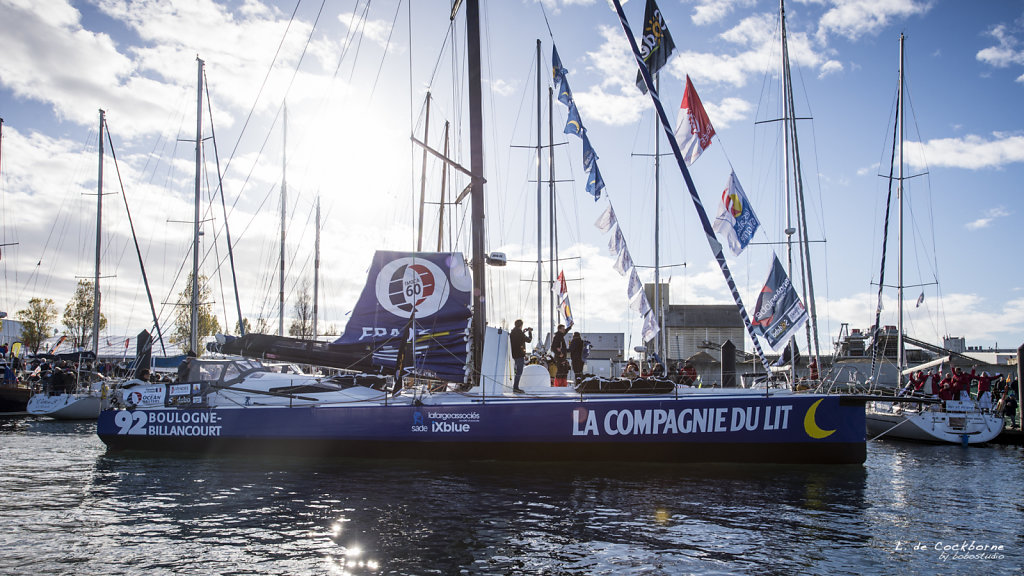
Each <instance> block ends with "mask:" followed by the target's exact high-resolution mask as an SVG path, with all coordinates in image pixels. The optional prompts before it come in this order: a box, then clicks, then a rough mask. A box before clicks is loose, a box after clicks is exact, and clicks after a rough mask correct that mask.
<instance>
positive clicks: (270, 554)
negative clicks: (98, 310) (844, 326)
mask: <svg viewBox="0 0 1024 576" xmlns="http://www.w3.org/2000/svg"><path fill="white" fill-rule="evenodd" d="M4 425H5V423H2V422H0V434H2V440H3V442H2V443H0V458H2V462H3V466H0V486H3V487H4V488H3V490H2V491H0V506H3V507H4V510H5V516H4V518H3V519H0V528H2V530H0V546H2V547H3V549H4V550H5V554H6V556H5V558H4V559H3V560H0V563H2V564H0V566H2V567H4V568H5V569H10V568H12V567H17V568H18V571H19V572H22V573H67V574H71V573H104V574H135V573H142V572H146V573H156V574H164V573H176V574H211V573H239V572H244V573H251V574H292V573H295V574H298V573H334V574H424V573H441V574H451V573H469V574H479V573H486V574H491V573H497V574H508V573H560V574H619V573H623V572H631V573H640V574H650V573H699V574H717V573H757V574H779V575H782V574H786V575H788V574H794V573H800V574H836V573H846V574H851V573H864V574H867V573H893V572H898V573H907V574H930V573H949V572H951V571H953V572H955V571H957V570H951V569H949V567H948V566H945V567H944V566H943V564H942V563H941V562H940V560H938V558H937V557H936V556H935V555H934V554H932V555H910V554H906V553H904V552H903V551H902V549H900V548H898V547H897V543H898V542H926V543H931V544H934V543H935V542H936V541H939V540H941V541H944V542H958V541H960V540H963V539H967V540H977V541H979V542H986V543H991V544H1006V545H1010V546H1011V547H1013V551H1012V552H1010V553H1009V554H1008V559H1009V561H1008V562H1006V563H1005V564H991V565H986V572H988V573H995V574H999V573H1012V572H1010V571H1006V572H1002V570H1003V569H1004V568H1008V567H1014V566H1019V565H1020V564H1021V563H1022V560H1024V555H1022V554H1021V552H1020V550H1021V546H1022V544H1024V538H1022V536H1021V535H1020V531H1019V528H1017V527H1018V526H1020V525H1022V520H1024V512H1022V510H1021V508H1020V506H1019V505H1018V503H1019V502H1021V501H1022V496H1024V494H1022V490H1024V488H1021V487H1022V486H1024V473H1022V471H1021V468H1020V466H1019V450H1018V449H1011V450H1013V451H1005V450H1004V449H1003V448H1002V447H993V448H990V449H985V448H982V449H979V448H977V447H971V448H970V449H968V450H960V449H959V448H956V447H954V448H953V449H952V450H950V449H949V447H928V446H917V445H901V444H895V443H893V444H882V443H873V444H872V445H871V446H870V447H869V453H868V461H867V462H866V464H865V465H864V466H850V467H793V466H727V465H699V466H663V465H638V464H629V465H595V464H585V465H581V464H560V465H552V464H515V465H511V464H501V463H438V462H433V463H430V462H427V463H423V462H375V461H365V460H335V461H322V462H318V461H310V460H299V459H286V458H275V459H249V458H217V459H202V458H184V457H152V456H149V457H139V456H127V455H107V454H105V452H104V450H103V446H102V444H101V443H99V441H98V440H97V439H96V437H95V433H94V432H93V431H92V430H91V428H90V427H89V425H85V428H82V427H81V426H80V425H69V424H61V423H53V422H42V421H21V422H19V423H17V424H11V423H7V424H6V425H7V426H8V428H7V429H4V428H3V426H4ZM1008 527H1012V528H1008ZM961 568H962V566H961ZM2 571H4V570H3V569H0V572H2Z"/></svg>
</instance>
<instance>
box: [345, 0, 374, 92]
mask: <svg viewBox="0 0 1024 576" xmlns="http://www.w3.org/2000/svg"><path fill="white" fill-rule="evenodd" d="M371 1H372V0H367V2H366V6H364V7H363V15H362V18H360V21H359V22H360V24H359V32H358V34H359V35H358V39H357V40H356V53H355V55H354V56H353V57H352V69H351V70H349V72H348V81H349V82H350V83H351V82H352V78H353V77H355V74H356V62H358V61H359V51H360V50H361V49H362V47H363V38H364V37H365V36H366V33H365V32H366V15H367V13H369V11H370V2H371ZM353 33H355V32H354V31H353Z"/></svg>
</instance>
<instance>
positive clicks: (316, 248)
mask: <svg viewBox="0 0 1024 576" xmlns="http://www.w3.org/2000/svg"><path fill="white" fill-rule="evenodd" d="M313 252H314V255H313V340H316V336H317V334H319V332H317V324H316V322H317V312H318V311H319V307H318V304H319V303H320V196H317V197H316V242H315V243H314V244H313Z"/></svg>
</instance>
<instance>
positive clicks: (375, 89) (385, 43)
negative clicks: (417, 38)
mask: <svg viewBox="0 0 1024 576" xmlns="http://www.w3.org/2000/svg"><path fill="white" fill-rule="evenodd" d="M401 9H402V0H398V6H396V7H395V15H394V16H393V17H392V18H391V28H389V29H388V39H387V41H386V42H384V51H383V53H382V54H381V56H380V66H378V67H377V76H376V77H375V78H374V79H373V87H372V88H370V99H371V100H372V99H373V94H374V92H376V91H377V81H379V80H380V73H381V70H383V69H384V58H385V57H386V56H387V55H388V47H390V46H391V35H392V34H394V32H395V23H396V22H398V13H399V11H401Z"/></svg>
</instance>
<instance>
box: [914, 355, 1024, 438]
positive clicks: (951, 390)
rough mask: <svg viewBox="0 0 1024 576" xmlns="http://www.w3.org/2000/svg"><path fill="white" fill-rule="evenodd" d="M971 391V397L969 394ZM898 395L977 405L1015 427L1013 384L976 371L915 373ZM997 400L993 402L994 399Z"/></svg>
mask: <svg viewBox="0 0 1024 576" xmlns="http://www.w3.org/2000/svg"><path fill="white" fill-rule="evenodd" d="M972 391H973V394H972ZM900 394H901V395H907V394H914V395H918V396H930V397H932V398H937V399H939V400H959V401H963V402H975V401H976V402H977V403H978V407H979V408H980V409H981V410H982V411H983V412H993V411H995V412H996V413H1000V414H1003V415H1004V416H1006V417H1008V418H1009V421H1010V426H1011V427H1014V428H1015V427H1017V402H1018V399H1017V380H1016V378H1013V377H1012V376H1006V377H1003V375H1002V374H989V373H988V372H982V373H981V374H978V373H977V367H972V368H971V371H970V372H965V371H964V370H963V369H962V368H960V367H959V366H954V367H953V369H952V370H951V371H949V372H942V371H941V370H933V371H930V372H927V373H925V372H924V371H923V370H918V371H916V372H914V373H913V374H912V375H911V376H910V382H909V383H908V384H907V385H906V386H905V387H904V388H903V389H902V390H901V391H900ZM995 398H998V400H997V401H995V404H994V399H995Z"/></svg>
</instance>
